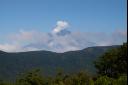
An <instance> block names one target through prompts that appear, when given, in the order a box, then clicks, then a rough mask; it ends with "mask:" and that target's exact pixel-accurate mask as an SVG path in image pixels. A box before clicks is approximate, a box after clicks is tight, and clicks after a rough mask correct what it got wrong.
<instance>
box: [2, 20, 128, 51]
mask: <svg viewBox="0 0 128 85" xmlns="http://www.w3.org/2000/svg"><path fill="white" fill-rule="evenodd" d="M68 26H69V24H68V23H67V22H65V21H58V22H57V26H56V28H54V30H53V31H52V32H51V33H43V32H38V31H25V30H24V31H23V30H22V31H20V32H18V33H16V34H13V35H9V37H8V41H7V42H8V43H4V44H0V50H3V51H6V52H21V51H22V52H23V51H34V50H48V51H54V52H65V51H73V50H81V49H84V48H86V47H91V46H107V45H118V44H122V43H123V42H126V41H127V32H125V31H115V32H113V33H110V34H106V33H92V32H90V33H89V32H70V34H66V35H56V34H54V33H61V31H62V30H67V29H66V28H67V27H68ZM53 32H54V33H53Z"/></svg>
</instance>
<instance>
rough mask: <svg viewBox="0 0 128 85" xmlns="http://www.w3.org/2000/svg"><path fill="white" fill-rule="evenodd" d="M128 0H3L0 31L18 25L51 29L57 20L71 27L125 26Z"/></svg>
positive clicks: (15, 28) (107, 28) (103, 28)
mask: <svg viewBox="0 0 128 85" xmlns="http://www.w3.org/2000/svg"><path fill="white" fill-rule="evenodd" d="M126 1H127V0H0V33H3V32H4V33H8V32H14V31H18V30H19V29H26V30H31V29H37V30H40V31H44V32H49V31H50V30H51V29H52V27H53V26H54V25H55V23H56V22H57V21H58V20H65V21H68V22H69V23H70V24H71V27H70V28H71V29H70V30H75V31H105V32H112V31H113V30H115V29H126Z"/></svg>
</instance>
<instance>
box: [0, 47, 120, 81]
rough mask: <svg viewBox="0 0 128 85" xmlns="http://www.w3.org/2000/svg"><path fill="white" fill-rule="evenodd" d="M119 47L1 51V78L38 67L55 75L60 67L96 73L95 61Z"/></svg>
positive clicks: (65, 69) (66, 70)
mask: <svg viewBox="0 0 128 85" xmlns="http://www.w3.org/2000/svg"><path fill="white" fill-rule="evenodd" d="M117 47H118V46H103V47H89V48H86V49H83V50H78V51H70V52H65V53H55V52H50V51H31V52H19V53H6V52H3V51H0V79H3V78H5V79H14V78H15V77H16V75H18V74H19V73H22V72H24V71H29V70H32V69H36V68H40V69H43V73H44V75H54V74H55V72H56V71H57V69H59V68H60V69H62V70H63V71H64V72H66V73H72V72H78V71H80V70H85V69H86V70H87V71H89V72H92V73H95V72H96V70H95V68H94V65H93V62H94V61H95V60H96V59H97V58H98V57H99V56H101V55H103V54H104V53H105V52H107V51H108V50H110V49H112V48H117Z"/></svg>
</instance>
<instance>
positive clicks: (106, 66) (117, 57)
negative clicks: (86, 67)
mask: <svg viewBox="0 0 128 85" xmlns="http://www.w3.org/2000/svg"><path fill="white" fill-rule="evenodd" d="M95 67H96V68H97V70H98V74H99V75H102V76H108V77H112V78H117V77H118V76H120V75H122V74H127V43H125V44H123V45H122V46H121V47H119V48H116V49H113V50H111V51H109V52H107V53H105V54H104V55H103V56H101V57H100V59H99V60H97V61H96V62H95Z"/></svg>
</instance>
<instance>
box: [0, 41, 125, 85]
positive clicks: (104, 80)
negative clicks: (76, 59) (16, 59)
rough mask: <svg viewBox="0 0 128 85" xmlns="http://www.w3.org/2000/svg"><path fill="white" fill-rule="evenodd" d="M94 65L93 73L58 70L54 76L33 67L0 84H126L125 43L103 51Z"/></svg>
mask: <svg viewBox="0 0 128 85" xmlns="http://www.w3.org/2000/svg"><path fill="white" fill-rule="evenodd" d="M94 66H95V68H96V72H97V73H96V74H95V75H94V74H90V73H89V72H87V71H84V70H82V71H79V72H76V73H70V74H65V73H64V72H63V71H62V70H59V71H58V72H57V74H56V76H51V77H50V76H47V77H46V76H43V75H42V73H41V71H40V69H35V70H32V71H30V72H26V73H22V74H21V75H18V76H17V78H16V80H15V81H12V82H10V81H9V82H8V81H4V80H0V85H127V43H124V44H123V45H122V46H120V47H118V48H114V49H111V50H110V51H108V52H106V53H104V54H103V55H102V56H100V57H99V58H98V59H97V60H96V61H94ZM76 68H77V67H76Z"/></svg>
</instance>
